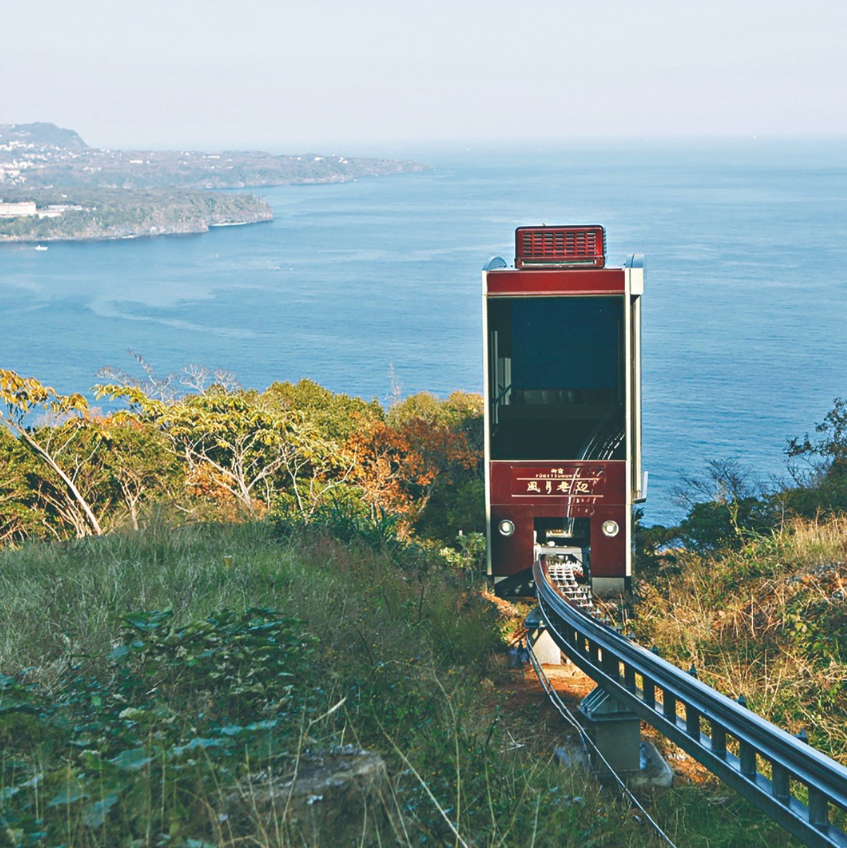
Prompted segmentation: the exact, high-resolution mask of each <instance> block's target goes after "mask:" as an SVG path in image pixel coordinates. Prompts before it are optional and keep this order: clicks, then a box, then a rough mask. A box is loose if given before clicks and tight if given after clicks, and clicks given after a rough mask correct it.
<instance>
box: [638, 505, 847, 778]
mask: <svg viewBox="0 0 847 848" xmlns="http://www.w3.org/2000/svg"><path fill="white" fill-rule="evenodd" d="M639 588H640V591H641V596H642V599H641V601H640V602H639V603H638V604H637V605H636V610H635V626H636V630H637V633H638V635H639V638H640V639H641V640H642V641H644V642H647V643H648V644H650V643H655V644H657V645H658V646H659V648H660V650H661V651H662V654H663V655H664V656H666V657H667V658H668V659H670V660H672V661H674V662H676V663H678V664H679V665H681V666H684V667H686V668H687V667H689V666H690V665H692V664H693V665H695V666H696V668H697V670H698V672H699V674H700V677H701V679H703V680H704V681H705V682H707V683H709V684H710V685H712V686H714V687H715V688H717V689H718V690H719V691H722V692H724V693H725V694H727V695H729V696H731V697H738V696H739V695H741V694H743V695H744V696H745V697H746V698H747V701H748V704H749V705H750V707H751V708H752V709H754V710H755V711H756V712H758V713H760V714H762V715H764V716H765V717H767V718H768V719H770V720H771V721H774V722H775V723H776V724H779V725H781V726H783V727H785V728H786V729H788V730H790V731H792V732H798V731H799V730H801V729H805V730H806V731H807V732H808V733H809V735H810V737H811V739H812V741H813V743H814V744H815V745H816V746H817V747H819V748H821V749H822V750H824V751H825V752H827V753H829V754H830V755H832V756H834V757H836V758H838V759H841V760H842V761H844V762H847V729H846V728H845V727H844V722H843V716H844V714H845V713H847V517H840V518H834V519H830V520H827V521H807V520H806V521H803V520H796V521H792V522H791V523H788V524H786V525H785V526H784V527H783V528H782V529H781V530H780V531H779V532H777V533H774V534H773V535H771V536H767V537H758V538H754V539H752V540H750V541H749V543H748V544H747V545H746V546H745V547H744V548H742V549H741V550H740V551H725V552H719V553H717V554H715V555H711V556H705V555H698V554H695V553H692V552H688V551H675V552H674V553H673V555H672V556H668V557H666V558H665V561H664V563H663V564H661V565H660V566H659V567H658V568H654V569H653V571H652V573H647V574H645V575H644V576H643V578H642V581H641V585H640V587H639Z"/></svg>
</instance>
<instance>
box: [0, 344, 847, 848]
mask: <svg viewBox="0 0 847 848" xmlns="http://www.w3.org/2000/svg"><path fill="white" fill-rule="evenodd" d="M138 363H139V369H140V370H139V372H138V374H136V375H135V376H132V375H128V374H125V373H120V372H116V371H114V370H111V371H109V372H105V373H103V374H102V375H101V382H100V384H99V386H98V387H97V388H96V389H95V394H96V395H98V396H99V397H100V398H101V399H102V401H103V402H105V401H106V400H107V399H108V403H109V406H108V411H105V412H104V411H102V410H98V409H97V408H95V406H94V405H93V404H92V403H91V402H89V401H88V400H87V399H86V397H85V396H84V395H82V394H74V393H72V394H66V395H62V394H59V393H57V392H55V391H53V390H52V389H50V388H49V386H48V385H46V384H45V383H44V382H42V381H40V380H37V379H35V378H32V377H27V376H22V375H18V374H16V373H14V372H11V371H8V370H5V371H0V401H2V411H3V425H4V426H3V427H2V428H0V536H2V540H3V545H2V547H1V548H0V845H6V844H9V845H38V844H57V845H58V844H64V845H73V846H107V845H115V844H132V845H138V846H141V845H158V844H162V845H165V844H172V845H180V846H183V848H188V846H194V848H196V846H200V845H206V846H209V845H215V846H222V847H223V846H232V848H234V846H236V845H243V844H246V843H250V844H255V845H261V846H277V845H306V844H309V845H312V844H327V845H329V844H332V845H343V844H348V843H349V844H356V845H377V844H380V845H384V844H400V845H403V846H411V845H416V846H417V845H436V844H437V845H441V844H445V843H446V842H449V843H450V844H458V845H471V844H498V845H503V846H514V847H515V848H518V846H521V848H523V846H525V845H527V844H529V843H534V844H535V845H537V846H550V848H552V846H562V845H564V846H574V848H576V846H584V845H585V844H588V843H590V844H594V845H596V846H610V847H611V846H624V848H626V846H632V848H635V846H643V845H646V846H652V845H660V844H666V843H664V842H663V841H662V840H661V838H660V837H658V836H657V835H656V834H655V833H654V832H653V831H652V830H651V829H650V828H649V827H648V826H647V825H646V824H645V822H644V821H643V820H641V819H639V818H638V817H637V816H634V815H633V813H632V810H631V809H630V808H629V807H628V806H627V805H625V804H623V803H621V802H620V800H619V799H617V798H616V797H613V796H612V795H610V794H609V793H604V792H602V791H600V790H599V788H598V787H597V785H596V784H594V782H593V781H592V779H591V778H590V777H589V776H587V775H585V774H583V773H581V772H580V771H579V770H573V769H572V770H563V769H562V767H561V766H560V765H558V764H557V763H556V762H555V760H554V758H553V757H552V753H553V749H554V747H555V745H556V744H559V741H560V740H561V738H562V736H563V730H562V727H561V725H560V723H559V722H558V720H557V717H556V715H555V713H553V711H552V710H550V709H549V708H548V707H547V706H545V701H544V698H543V695H542V694H541V693H540V691H539V690H536V689H532V688H531V683H530V682H529V680H528V679H524V672H523V671H520V670H518V671H509V670H508V669H507V668H506V664H505V651H506V650H507V649H508V648H509V647H510V646H511V645H514V644H516V642H517V640H519V639H520V637H521V634H522V624H521V622H522V618H523V615H524V614H525V613H526V612H527V610H528V608H527V607H525V606H522V605H517V606H512V605H509V604H505V603H503V602H498V601H495V599H493V598H492V597H491V596H490V595H489V594H488V593H487V591H486V589H485V580H484V567H483V564H482V554H483V549H484V547H483V541H482V536H481V531H482V529H483V523H484V509H483V502H484V495H483V482H482V480H483V478H482V468H481V452H482V400H481V398H480V397H479V396H477V395H473V394H468V393H463V392H456V393H454V394H452V395H450V396H449V397H447V398H443V399H442V398H437V397H435V396H434V395H430V394H426V393H424V394H418V395H414V396H411V397H408V398H406V399H403V400H398V401H396V402H394V403H392V404H391V405H389V407H388V408H385V407H383V406H382V405H381V404H379V403H378V402H376V401H367V400H363V399H361V398H356V397H350V396H347V395H344V394H335V393H332V392H330V391H328V390H326V389H324V388H322V387H321V386H319V385H317V384H315V383H314V382H311V381H309V380H302V381H300V382H298V383H286V382H279V383H274V384H273V385H271V386H270V387H268V388H267V389H265V390H254V389H243V388H241V387H240V386H238V384H237V383H236V382H235V381H234V379H233V378H232V376H231V375H229V374H226V373H223V372H218V373H209V372H207V371H205V370H204V369H200V368H192V369H188V370H187V371H186V372H185V373H183V374H181V375H167V376H164V377H161V378H160V377H157V375H156V374H155V372H154V371H153V369H152V368H151V367H150V366H149V365H148V364H147V363H145V362H144V361H143V360H142V359H140V358H139V359H138ZM786 452H787V459H788V460H789V463H790V465H789V467H790V469H791V471H790V473H789V474H788V477H787V481H786V482H785V483H782V484H778V485H776V484H774V485H771V486H770V487H762V486H757V485H756V484H755V483H754V481H752V480H751V479H750V478H749V476H748V475H747V474H746V473H745V471H744V469H742V468H740V467H739V466H738V465H737V464H735V463H733V462H728V461H716V462H713V463H711V464H710V465H709V466H708V467H707V468H706V469H705V473H704V474H702V475H697V474H696V473H695V472H696V470H692V472H691V475H690V477H689V479H688V480H687V481H684V485H683V490H682V491H681V493H680V496H681V501H680V502H681V503H685V504H686V506H685V517H684V518H683V520H682V521H681V522H680V523H679V524H678V525H677V526H675V527H673V528H664V527H646V528H642V529H641V531H640V532H639V536H638V549H639V551H638V552H639V556H638V563H637V566H636V568H637V578H636V587H635V591H634V593H633V595H632V596H631V597H630V598H629V599H627V601H626V602H625V603H623V604H621V605H619V606H617V607H616V608H615V609H612V610H610V613H611V614H613V615H615V616H617V617H618V618H619V620H620V621H621V623H622V625H623V626H624V627H625V628H626V631H625V632H630V631H633V630H634V632H635V635H636V637H637V638H638V640H639V641H640V642H641V643H642V644H646V645H651V644H654V643H655V644H656V645H657V646H658V648H659V650H661V652H662V654H663V656H665V657H667V658H669V659H670V660H671V661H674V662H676V663H678V664H680V665H682V666H684V667H686V668H687V667H689V666H691V665H694V666H695V667H696V669H697V671H698V674H699V676H700V678H701V679H702V680H704V681H705V682H707V683H709V684H710V685H713V686H716V687H717V688H718V689H720V690H721V691H723V692H725V693H726V694H728V695H731V696H732V697H738V696H739V695H742V694H743V695H744V696H745V697H746V699H747V702H748V705H749V706H750V708H751V709H753V710H755V711H756V712H758V713H760V714H762V715H765V716H766V717H768V718H769V719H771V720H773V721H775V722H777V723H778V724H780V725H781V726H783V727H786V728H787V729H788V730H790V731H791V732H795V733H796V732H800V731H805V732H807V733H808V735H809V737H810V741H811V743H812V744H814V745H815V746H816V747H818V748H820V749H821V750H823V751H825V752H826V753H828V754H830V755H832V756H835V757H836V758H838V759H840V760H841V761H842V762H847V734H845V730H844V726H843V719H842V716H843V715H844V712H845V710H847V636H845V634H847V600H845V597H847V591H845V590H847V517H845V514H847V403H845V402H844V401H840V400H839V401H836V403H835V404H834V406H833V409H832V410H831V411H830V413H829V414H828V415H827V416H826V418H825V419H824V420H823V421H822V422H821V423H820V424H819V425H818V427H817V429H816V430H814V431H813V432H812V433H811V434H809V435H806V436H801V437H798V438H797V439H795V440H793V441H792V442H791V443H790V444H788V445H786ZM351 744H352V746H353V748H356V749H358V748H359V747H365V748H368V749H369V750H371V751H376V752H378V753H379V754H380V755H381V756H382V757H383V758H384V761H385V764H386V774H387V777H386V781H387V782H386V783H385V784H384V786H383V790H384V791H383V794H382V795H381V796H380V799H379V800H375V799H374V797H370V796H369V799H368V801H367V804H365V806H366V808H367V810H368V812H367V816H366V817H365V818H364V819H363V818H356V819H355V822H354V825H355V826H354V828H353V830H354V832H351V830H350V828H349V827H348V824H349V822H347V823H346V824H345V822H339V821H337V820H336V821H335V822H334V824H332V825H331V827H330V830H329V831H327V832H324V833H322V835H321V837H320V839H317V838H316V837H314V834H312V833H311V831H308V829H306V824H305V823H304V820H303V818H302V817H299V816H300V813H295V812H294V811H293V808H292V807H291V806H290V804H288V803H286V801H285V799H286V798H287V797H289V795H288V794H286V793H287V792H288V790H284V791H282V790H280V792H281V793H282V794H280V795H278V796H277V797H278V798H281V799H282V800H281V801H277V802H272V801H269V800H268V799H269V798H270V797H271V795H270V794H269V792H270V790H269V787H275V786H276V787H283V788H284V787H290V785H291V781H292V780H293V779H294V778H296V775H297V773H298V769H301V768H303V769H305V768H306V767H307V766H308V765H309V764H310V763H313V762H314V759H315V757H316V756H318V757H319V755H320V753H321V752H328V751H330V750H341V749H339V748H338V746H347V745H351ZM344 750H346V749H344ZM666 751H667V752H668V753H671V754H673V755H674V756H675V757H678V755H679V754H678V752H676V751H674V749H673V747H672V746H670V745H668V746H666ZM673 762H681V761H679V760H673ZM286 781H287V782H286ZM642 800H643V802H644V803H645V804H646V805H647V808H648V810H649V811H650V813H651V815H653V816H654V817H655V818H656V819H657V820H658V821H659V822H660V824H661V825H662V827H663V828H664V829H665V830H666V831H667V832H668V834H669V835H670V836H671V838H672V839H673V840H674V841H675V842H676V843H677V844H686V845H689V846H694V848H698V846H702V848H706V846H715V845H719V846H732V845H742V844H743V845H745V846H747V845H749V846H770V848H778V847H779V846H790V845H792V844H793V843H792V841H791V840H790V839H789V838H788V837H787V836H786V835H785V834H784V833H783V832H782V831H781V830H780V829H779V828H778V827H777V826H776V825H774V824H773V823H772V822H770V821H769V820H767V819H766V818H765V817H763V816H762V815H760V814H759V813H757V812H755V811H753V810H752V809H750V808H749V807H748V806H747V805H746V804H745V803H744V802H742V801H741V800H740V799H738V798H737V797H735V796H734V795H732V794H731V793H728V792H727V790H725V789H724V788H723V787H722V786H721V785H720V784H719V783H718V782H717V781H715V780H713V779H711V778H709V777H708V776H706V775H704V774H703V773H700V772H697V770H696V769H692V768H685V769H681V770H680V771H679V773H678V774H677V777H676V779H675V786H674V788H673V789H672V790H670V791H667V792H664V793H659V794H656V795H649V796H645V797H644V798H643V799H642ZM309 803H310V804H313V805H314V806H316V807H320V804H321V799H319V798H315V799H313V800H312V801H310V802H309ZM330 819H331V817H330ZM332 828H335V829H334V830H333V829H332ZM310 834H311V835H310Z"/></svg>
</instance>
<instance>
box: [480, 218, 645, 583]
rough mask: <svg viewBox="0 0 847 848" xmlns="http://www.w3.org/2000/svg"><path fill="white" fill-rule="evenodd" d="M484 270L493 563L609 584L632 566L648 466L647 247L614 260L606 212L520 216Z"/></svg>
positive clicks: (518, 573) (525, 572)
mask: <svg viewBox="0 0 847 848" xmlns="http://www.w3.org/2000/svg"><path fill="white" fill-rule="evenodd" d="M515 254H516V255H515V265H514V267H507V265H506V263H505V262H504V261H503V260H502V259H500V258H494V259H492V260H490V261H489V262H488V264H487V265H486V266H485V268H484V269H483V273H482V290H483V328H484V338H485V340H484V348H485V371H486V378H485V400H486V405H485V410H486V411H485V430H486V432H485V473H486V511H487V518H488V570H489V575H490V576H491V578H492V579H493V582H494V587H495V591H496V592H497V594H498V595H501V596H521V595H529V594H532V592H533V585H532V572H531V566H532V563H533V561H534V560H536V559H538V558H539V557H540V556H545V557H548V558H549V557H554V558H557V559H559V560H560V561H562V562H566V563H571V564H572V565H573V568H574V571H575V572H576V573H577V574H579V573H582V574H584V576H585V577H586V578H588V579H590V581H591V585H592V588H593V590H594V592H595V593H597V594H598V595H604V594H606V595H607V594H614V593H617V592H621V591H623V590H625V589H626V588H627V586H628V584H629V581H630V578H631V575H632V507H633V504H634V503H638V502H640V501H643V500H644V498H645V496H646V491H645V490H646V475H643V474H642V470H641V295H642V292H643V290H644V272H643V261H642V258H641V257H640V256H632V257H630V258H629V259H628V260H627V262H626V264H625V265H624V267H622V268H607V267H606V255H605V254H606V251H605V231H604V229H603V228H602V227H599V226H580V227H574V226H563V227H548V226H542V227H520V228H518V230H517V231H516V251H515Z"/></svg>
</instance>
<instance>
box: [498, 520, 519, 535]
mask: <svg viewBox="0 0 847 848" xmlns="http://www.w3.org/2000/svg"><path fill="white" fill-rule="evenodd" d="M497 529H498V530H499V531H500V535H501V536H511V535H512V533H514V532H515V525H514V524H513V523H512V522H511V521H509V519H508V518H504V519H503V520H502V521H501V522H500V523H499V524H498V525H497Z"/></svg>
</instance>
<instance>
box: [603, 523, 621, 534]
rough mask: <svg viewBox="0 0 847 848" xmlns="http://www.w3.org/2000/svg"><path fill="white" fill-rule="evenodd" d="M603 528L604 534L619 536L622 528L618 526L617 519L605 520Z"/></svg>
mask: <svg viewBox="0 0 847 848" xmlns="http://www.w3.org/2000/svg"><path fill="white" fill-rule="evenodd" d="M601 529H602V530H603V535H604V536H617V535H618V531H619V530H620V529H621V528H620V527H618V522H617V521H604V522H603V526H602V528H601Z"/></svg>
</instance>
